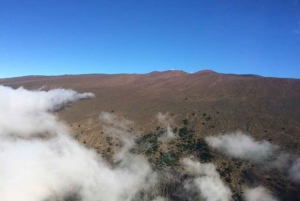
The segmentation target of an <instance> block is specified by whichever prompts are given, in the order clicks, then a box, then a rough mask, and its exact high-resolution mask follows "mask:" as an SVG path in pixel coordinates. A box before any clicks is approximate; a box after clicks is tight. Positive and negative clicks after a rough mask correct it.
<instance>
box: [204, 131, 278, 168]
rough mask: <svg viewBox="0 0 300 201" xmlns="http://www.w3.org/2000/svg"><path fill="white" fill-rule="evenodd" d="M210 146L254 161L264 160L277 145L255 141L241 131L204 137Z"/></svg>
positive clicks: (234, 156)
mask: <svg viewBox="0 0 300 201" xmlns="http://www.w3.org/2000/svg"><path fill="white" fill-rule="evenodd" d="M205 140H206V141H207V143H208V144H209V146H211V147H212V148H215V149H217V150H218V151H219V152H221V153H224V154H226V155H228V156H230V157H233V158H240V159H248V160H252V161H254V162H261V161H264V160H266V159H268V158H270V156H272V155H273V154H274V151H276V150H277V149H278V147H277V146H275V145H272V144H271V143H269V142H267V141H265V140H263V141H255V140H254V139H253V138H252V137H250V136H248V135H245V134H243V133H241V132H236V133H233V134H225V135H219V136H210V137H206V138H205Z"/></svg>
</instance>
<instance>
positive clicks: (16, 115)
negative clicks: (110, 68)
mask: <svg viewBox="0 0 300 201" xmlns="http://www.w3.org/2000/svg"><path fill="white" fill-rule="evenodd" d="M0 96H1V97H2V98H1V100H0V107H1V108H0V111H1V113H0V138H1V140H0V164H1V165H0V172H1V174H0V197H1V200H2V201H45V200H47V201H65V200H76V201H81V200H82V201H85V200H110V201H124V200H126V201H131V200H134V198H135V196H136V195H137V194H138V193H139V192H141V191H146V190H147V189H150V188H151V187H152V186H153V185H154V184H155V183H156V177H155V174H154V173H153V171H152V169H151V167H150V165H149V163H148V162H147V160H146V159H145V158H144V157H142V156H140V155H132V154H128V155H126V157H124V158H123V159H120V161H119V165H118V166H117V167H113V166H111V165H110V164H109V163H108V162H107V161H105V160H104V159H103V158H102V157H101V156H100V155H98V154H97V153H96V152H95V151H94V150H92V149H87V148H85V147H84V146H83V145H82V144H80V143H79V142H77V141H76V140H75V139H73V138H71V137H70V135H69V132H68V129H67V127H66V126H65V125H64V124H63V123H62V122H60V121H58V120H57V118H56V117H55V116H54V115H53V114H52V113H51V111H54V110H57V109H60V108H61V107H63V106H64V104H67V103H68V102H70V101H76V100H79V99H83V98H89V97H92V96H93V95H92V94H90V93H84V94H79V93H77V92H75V91H73V90H64V89H55V90H50V91H47V92H46V91H28V90H26V89H23V88H19V89H16V90H14V89H12V88H9V87H3V86H0ZM124 154H125V153H124Z"/></svg>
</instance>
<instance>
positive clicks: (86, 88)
mask: <svg viewBox="0 0 300 201" xmlns="http://www.w3.org/2000/svg"><path fill="white" fill-rule="evenodd" d="M0 84H1V85H5V86H11V87H13V88H18V87H20V86H23V87H24V88H26V89H31V90H37V89H40V88H41V87H43V90H49V89H54V88H65V89H74V90H76V91H78V92H92V93H94V94H95V97H94V98H91V99H89V100H85V101H78V102H75V103H72V104H70V105H68V106H67V107H66V108H64V109H63V110H61V111H58V112H57V114H58V117H59V118H60V119H62V120H63V121H65V122H66V123H67V124H68V125H69V126H70V130H71V131H72V134H73V136H74V137H75V138H77V139H78V140H79V141H80V142H82V143H84V144H85V145H86V146H87V147H90V148H95V149H97V151H98V153H101V154H103V155H104V156H105V157H107V158H108V159H109V158H110V154H111V153H113V152H114V150H115V149H117V146H119V145H118V143H119V142H118V141H117V140H116V139H113V140H111V139H109V138H108V135H107V134H106V133H105V128H104V126H105V125H104V123H103V122H101V121H100V120H99V114H100V113H101V112H102V111H105V112H109V113H112V114H115V115H117V116H119V117H122V118H126V119H128V120H131V121H133V122H134V124H133V125H131V127H130V129H131V131H130V132H132V133H133V134H134V135H135V138H136V139H144V140H146V138H142V136H145V135H147V134H153V135H154V134H157V133H159V132H161V131H163V130H164V129H166V128H165V125H163V124H161V123H159V122H158V119H157V114H158V113H159V112H161V113H163V114H166V113H167V114H168V117H169V121H170V126H171V128H172V129H174V130H173V131H175V132H176V133H177V134H178V133H179V132H180V129H181V128H184V127H186V128H187V129H188V131H189V133H190V134H191V135H192V136H191V139H192V141H193V142H196V141H197V140H198V141H199V140H200V139H203V138H204V137H205V136H211V135H218V134H224V133H231V132H234V131H237V130H240V131H242V132H244V133H247V134H249V135H251V136H253V137H254V138H255V139H256V140H268V141H269V142H271V143H273V144H276V145H279V146H280V147H281V149H282V150H283V151H285V152H287V153H292V154H294V155H298V156H299V155H300V80H298V79H282V78H266V77H260V76H256V75H233V74H220V73H216V72H213V71H209V70H205V71H200V72H197V73H193V74H188V73H185V72H183V71H166V72H151V73H148V74H115V75H106V74H90V75H63V76H26V77H18V78H6V79H0ZM111 126H113V125H111ZM149 138H151V136H150V137H149ZM188 142H189V141H188ZM176 143H177V142H173V144H172V143H170V144H169V145H168V146H160V145H159V146H158V148H157V149H155V150H154V151H153V152H147V153H146V152H145V150H138V149H137V150H133V151H136V152H139V153H143V154H146V155H147V157H148V158H149V160H150V161H151V162H152V163H153V167H154V168H155V169H158V170H159V169H162V168H170V169H172V170H173V171H174V172H176V171H177V170H178V169H180V168H181V167H180V163H175V162H174V164H171V163H168V162H165V163H163V165H161V164H159V163H158V162H157V161H156V162H155V160H158V158H159V157H162V156H164V153H165V152H174V153H175V155H176V154H177V155H176V157H179V158H181V157H183V156H187V155H190V154H196V155H197V153H198V152H196V151H195V150H196V149H195V147H194V148H193V147H191V148H181V147H180V146H179V145H178V146H175V145H176ZM187 146H188V145H187ZM198 154H199V156H200V157H201V151H199V153H198ZM210 154H211V155H212V156H213V158H212V159H209V160H208V161H213V162H214V164H216V166H217V168H218V171H219V172H220V174H221V173H223V174H221V176H222V179H223V180H224V182H227V183H228V185H229V187H230V188H231V190H232V192H233V193H234V195H235V197H233V199H234V200H240V197H239V196H240V194H241V193H242V191H243V185H244V184H245V183H246V184H248V185H252V184H253V183H255V182H259V183H260V184H262V185H264V186H266V187H267V188H269V189H270V190H271V191H272V192H274V194H275V195H276V196H277V197H278V198H279V199H280V200H295V201H296V200H300V187H299V185H297V184H295V183H293V182H290V181H288V180H287V179H285V175H284V173H282V172H279V171H277V170H268V171H261V170H259V168H258V167H257V165H253V164H251V163H250V162H249V161H239V160H231V159H229V158H227V157H225V156H223V155H221V154H219V153H217V152H215V151H214V150H210ZM176 157H175V158H176ZM153 161H154V162H153ZM162 166H163V167H162ZM174 174H176V173H174ZM180 177H181V176H177V177H176V178H175V177H174V181H170V183H169V184H166V185H165V186H162V187H161V191H163V193H164V194H165V195H164V196H166V197H169V198H170V199H171V200H181V198H180V197H178V195H173V194H172V192H171V191H172V190H174V189H176V188H177V186H176V185H175V184H174V183H176V182H180ZM176 179H177V180H178V181H177V180H176ZM253 185H254V184H253ZM176 196H177V197H176Z"/></svg>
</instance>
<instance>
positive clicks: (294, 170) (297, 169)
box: [288, 158, 300, 183]
mask: <svg viewBox="0 0 300 201" xmlns="http://www.w3.org/2000/svg"><path fill="white" fill-rule="evenodd" d="M288 176H289V178H290V180H292V181H294V182H296V183H300V158H297V159H296V160H295V161H294V162H293V163H292V165H291V167H290V168H289V170H288Z"/></svg>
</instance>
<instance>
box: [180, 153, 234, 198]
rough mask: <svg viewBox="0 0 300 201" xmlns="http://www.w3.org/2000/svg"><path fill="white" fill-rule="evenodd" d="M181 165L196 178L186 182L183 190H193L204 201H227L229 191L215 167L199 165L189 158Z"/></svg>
mask: <svg viewBox="0 0 300 201" xmlns="http://www.w3.org/2000/svg"><path fill="white" fill-rule="evenodd" d="M183 163H184V165H185V166H186V170H187V171H188V172H190V173H192V174H194V175H195V176H196V178H195V179H193V180H192V183H190V182H186V183H185V188H186V189H191V188H194V189H196V190H198V191H199V193H200V195H201V197H203V198H204V199H205V200H206V201H229V200H231V195H232V193H231V191H230V189H229V188H228V187H227V186H226V185H225V184H224V183H223V181H222V180H221V178H220V175H219V173H218V172H217V171H216V167H215V166H214V164H212V163H204V164H203V163H200V162H197V161H193V160H192V159H190V158H184V159H183Z"/></svg>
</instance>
